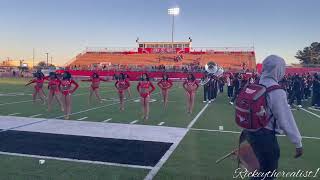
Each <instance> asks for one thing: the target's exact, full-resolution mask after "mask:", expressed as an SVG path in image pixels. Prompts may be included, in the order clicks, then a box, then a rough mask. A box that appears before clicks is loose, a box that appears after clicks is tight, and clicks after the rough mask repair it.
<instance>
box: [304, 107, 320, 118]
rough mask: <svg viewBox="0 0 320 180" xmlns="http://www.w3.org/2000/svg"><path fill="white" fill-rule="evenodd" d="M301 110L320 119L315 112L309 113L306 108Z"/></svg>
mask: <svg viewBox="0 0 320 180" xmlns="http://www.w3.org/2000/svg"><path fill="white" fill-rule="evenodd" d="M300 109H301V110H303V111H305V112H307V113H309V114H312V115H314V116H315V117H317V118H320V116H319V115H318V114H316V113H313V112H311V111H308V110H306V109H304V108H300Z"/></svg>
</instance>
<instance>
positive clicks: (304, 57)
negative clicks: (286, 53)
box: [295, 42, 320, 64]
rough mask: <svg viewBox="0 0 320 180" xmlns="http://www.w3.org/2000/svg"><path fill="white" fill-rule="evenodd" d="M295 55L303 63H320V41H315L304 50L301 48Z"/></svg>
mask: <svg viewBox="0 0 320 180" xmlns="http://www.w3.org/2000/svg"><path fill="white" fill-rule="evenodd" d="M295 57H296V58H297V59H298V60H299V61H300V63H301V64H320V43H319V42H314V43H312V44H311V45H310V46H308V47H305V48H304V49H303V50H299V51H298V52H297V54H296V56H295Z"/></svg>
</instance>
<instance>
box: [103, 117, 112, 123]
mask: <svg viewBox="0 0 320 180" xmlns="http://www.w3.org/2000/svg"><path fill="white" fill-rule="evenodd" d="M111 120H112V118H109V119H106V120H103V121H102V122H109V121H111Z"/></svg>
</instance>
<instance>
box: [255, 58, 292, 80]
mask: <svg viewBox="0 0 320 180" xmlns="http://www.w3.org/2000/svg"><path fill="white" fill-rule="evenodd" d="M285 66H286V63H285V61H284V59H283V58H281V57H279V56H276V55H270V56H268V57H266V58H265V59H264V60H263V63H262V73H261V78H262V79H264V78H272V79H274V80H275V81H276V82H279V81H280V80H281V79H282V78H283V76H284V73H285Z"/></svg>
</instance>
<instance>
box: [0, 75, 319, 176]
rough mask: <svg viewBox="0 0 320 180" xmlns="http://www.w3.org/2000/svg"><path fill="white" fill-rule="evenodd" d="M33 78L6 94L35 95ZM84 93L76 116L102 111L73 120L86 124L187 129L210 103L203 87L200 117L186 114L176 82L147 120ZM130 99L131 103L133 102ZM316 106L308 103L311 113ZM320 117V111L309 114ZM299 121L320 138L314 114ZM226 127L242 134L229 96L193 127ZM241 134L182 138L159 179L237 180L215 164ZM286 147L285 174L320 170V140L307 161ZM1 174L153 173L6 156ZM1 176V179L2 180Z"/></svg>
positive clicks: (42, 110)
mask: <svg viewBox="0 0 320 180" xmlns="http://www.w3.org/2000/svg"><path fill="white" fill-rule="evenodd" d="M27 81H28V80H27V79H0V94H1V93H3V94H4V93H12V92H24V93H25V94H31V93H32V91H33V87H32V86H30V87H24V86H23V85H24V84H25V83H26V82H27ZM135 85H136V84H135V83H132V88H131V92H132V96H131V97H130V98H133V99H135V98H137V97H138V94H137V92H136V89H135ZM80 86H81V87H80V88H79V90H78V91H77V92H76V93H75V95H74V96H73V112H79V111H83V110H88V109H90V108H96V109H94V110H89V111H87V112H83V113H79V114H75V115H72V116H71V117H70V118H71V119H72V120H76V119H79V118H82V117H88V119H86V121H97V122H100V121H103V120H106V119H109V118H112V120H111V121H110V122H113V123H130V122H132V121H133V120H139V121H138V122H137V124H148V125H157V124H158V123H160V122H165V124H164V126H170V127H187V125H188V124H189V123H190V122H191V121H192V119H193V118H194V117H195V116H196V115H197V113H198V112H199V111H200V110H201V109H202V107H203V106H204V105H205V104H203V103H202V88H200V89H199V91H198V93H197V97H196V104H195V108H194V113H193V114H192V115H188V114H187V113H186V106H185V101H186V99H185V96H184V91H183V89H182V88H181V84H179V83H176V84H175V86H174V88H173V89H172V90H171V92H170V94H169V100H170V102H169V106H168V108H167V109H166V110H164V109H163V107H162V102H161V96H160V94H159V90H158V89H157V90H156V91H155V93H154V94H153V95H152V99H156V100H157V101H156V102H152V103H151V106H150V119H149V121H147V122H143V121H142V120H141V106H140V103H137V102H133V101H128V102H126V105H125V111H124V112H120V110H119V105H118V104H114V105H110V104H112V103H116V102H115V101H105V102H103V103H102V104H100V103H98V102H96V101H95V100H94V102H93V103H92V104H91V105H88V86H89V83H80ZM101 96H102V98H104V99H107V100H111V99H112V98H116V99H117V98H118V95H117V93H116V91H115V90H114V86H113V83H103V84H102V87H101ZM130 98H129V99H130ZM25 100H31V96H30V95H25V96H10V97H9V96H0V104H2V103H10V102H15V101H25ZM54 104H55V106H54V108H53V111H52V112H47V111H46V106H43V105H41V104H40V103H39V102H37V103H36V104H32V102H25V103H17V104H10V105H6V106H0V115H8V114H11V113H17V112H19V113H21V114H19V115H17V116H24V117H27V116H31V115H35V114H43V116H41V117H45V118H55V117H58V116H61V115H62V113H61V112H60V110H59V108H58V106H57V103H56V102H55V103H54ZM309 104H310V102H303V105H304V106H305V108H306V109H307V110H309V109H308V108H307V106H308V105H309ZM309 111H311V112H314V113H316V114H318V115H320V112H318V111H313V110H309ZM293 114H294V117H295V119H296V122H297V124H298V126H299V129H300V131H301V134H302V135H303V136H312V137H320V132H319V130H318V129H319V127H320V118H318V117H316V116H314V115H311V114H310V113H307V112H305V111H302V110H296V111H293ZM219 126H223V127H224V130H226V131H240V129H239V128H238V127H237V126H236V125H235V123H234V110H233V106H231V105H229V104H228V99H227V97H226V95H225V94H223V95H222V94H220V95H219V96H218V98H217V100H216V101H215V102H214V103H213V104H210V105H209V106H208V108H207V109H206V110H205V111H204V113H203V114H202V115H201V116H200V117H199V119H198V121H197V122H196V123H195V125H194V126H193V128H199V129H211V130H218V128H219ZM237 142H238V134H231V133H222V132H205V131H195V130H191V131H189V132H188V134H187V135H186V137H185V138H184V139H183V140H182V142H181V144H180V145H179V146H178V148H177V149H176V150H175V152H174V153H173V154H172V156H171V157H170V158H169V160H168V161H167V162H166V163H165V164H164V166H163V167H162V168H161V170H160V172H159V173H158V174H157V176H156V177H155V179H231V178H232V175H233V172H234V170H235V168H236V163H235V162H234V161H232V160H230V159H227V160H225V161H223V162H222V163H221V164H218V165H217V164H215V161H216V160H217V159H218V158H219V157H221V156H222V155H224V154H226V153H228V152H230V151H231V150H233V149H234V148H236V146H237ZM279 142H280V145H281V160H280V165H279V167H280V169H281V170H298V169H300V168H301V169H311V170H314V169H316V168H318V166H319V165H318V164H319V163H318V160H319V158H317V157H318V155H317V151H318V149H320V140H316V139H303V144H304V150H305V154H304V156H303V157H302V158H301V159H293V158H292V156H293V153H294V146H293V145H292V144H291V143H290V142H289V140H288V138H287V137H279ZM0 173H1V174H4V176H2V177H4V178H5V179H10V177H11V179H28V178H29V177H31V178H29V179H50V177H51V179H59V180H60V179H89V177H91V175H92V177H93V179H131V177H137V179H143V177H144V176H145V175H146V174H147V173H148V171H147V170H140V169H132V168H120V167H112V166H102V165H89V164H85V163H75V162H65V161H54V160H47V163H46V164H45V165H44V166H43V167H40V168H39V165H38V159H35V158H24V157H13V156H4V155H2V156H0ZM319 176H320V175H319ZM2 177H1V176H0V178H2Z"/></svg>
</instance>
